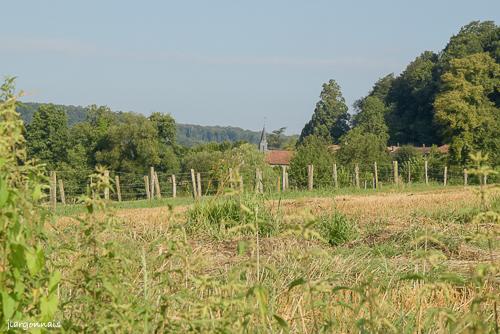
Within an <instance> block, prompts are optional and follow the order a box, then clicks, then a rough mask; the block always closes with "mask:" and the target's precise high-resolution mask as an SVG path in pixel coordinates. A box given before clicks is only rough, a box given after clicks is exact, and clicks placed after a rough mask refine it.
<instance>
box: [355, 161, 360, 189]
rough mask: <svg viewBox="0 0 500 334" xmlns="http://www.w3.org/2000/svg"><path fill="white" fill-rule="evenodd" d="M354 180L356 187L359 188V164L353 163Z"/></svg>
mask: <svg viewBox="0 0 500 334" xmlns="http://www.w3.org/2000/svg"><path fill="white" fill-rule="evenodd" d="M354 180H355V183H356V188H358V189H359V165H358V164H355V165H354Z"/></svg>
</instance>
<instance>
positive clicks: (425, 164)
mask: <svg viewBox="0 0 500 334" xmlns="http://www.w3.org/2000/svg"><path fill="white" fill-rule="evenodd" d="M428 167H429V166H428V162H427V160H425V161H424V170H425V184H426V185H428V184H429V173H428Z"/></svg>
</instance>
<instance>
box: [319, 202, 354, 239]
mask: <svg viewBox="0 0 500 334" xmlns="http://www.w3.org/2000/svg"><path fill="white" fill-rule="evenodd" d="M317 227H318V229H319V232H320V234H321V236H322V237H323V238H324V239H325V240H326V241H327V242H328V243H329V244H330V245H332V246H338V245H342V244H344V243H346V242H348V241H351V240H354V239H355V238H356V237H357V236H358V228H357V224H356V223H355V222H354V221H352V220H350V219H348V218H347V217H346V216H345V215H343V214H341V213H340V212H337V211H335V212H334V213H333V214H330V215H325V216H322V217H320V218H319V219H318V222H317Z"/></svg>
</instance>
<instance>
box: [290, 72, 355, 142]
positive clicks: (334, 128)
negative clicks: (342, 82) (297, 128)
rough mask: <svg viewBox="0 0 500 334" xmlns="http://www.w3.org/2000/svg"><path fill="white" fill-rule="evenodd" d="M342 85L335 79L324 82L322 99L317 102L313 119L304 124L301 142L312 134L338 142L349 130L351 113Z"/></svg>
mask: <svg viewBox="0 0 500 334" xmlns="http://www.w3.org/2000/svg"><path fill="white" fill-rule="evenodd" d="M347 111H348V108H347V105H346V104H345V99H344V97H343V96H342V92H341V91H340V86H339V85H338V84H337V83H336V82H335V80H330V81H329V82H328V83H325V84H323V90H322V92H321V94H320V100H319V102H318V103H316V108H315V109H314V114H313V116H312V118H311V120H310V121H309V122H308V123H307V124H306V125H305V126H304V128H303V129H302V132H301V134H300V137H299V144H301V143H303V142H304V140H305V138H306V137H308V136H310V135H315V136H319V137H323V138H324V139H326V140H327V141H329V142H332V141H333V142H338V140H339V138H340V137H341V136H342V135H344V134H345V133H346V132H347V131H348V130H349V113H348V112H347Z"/></svg>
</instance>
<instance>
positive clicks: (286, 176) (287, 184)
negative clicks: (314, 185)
mask: <svg viewBox="0 0 500 334" xmlns="http://www.w3.org/2000/svg"><path fill="white" fill-rule="evenodd" d="M285 181H286V189H290V184H289V183H288V167H287V169H286V172H285Z"/></svg>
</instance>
